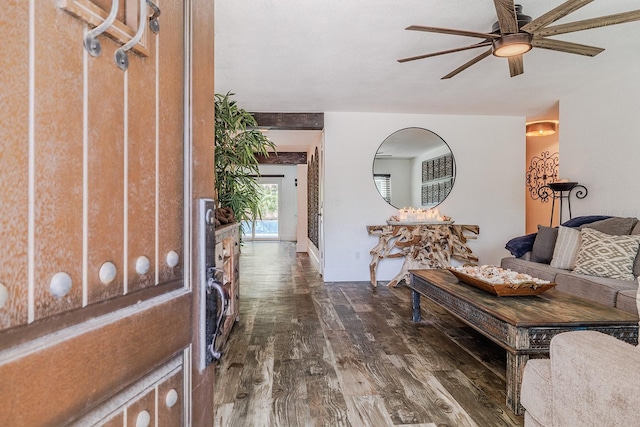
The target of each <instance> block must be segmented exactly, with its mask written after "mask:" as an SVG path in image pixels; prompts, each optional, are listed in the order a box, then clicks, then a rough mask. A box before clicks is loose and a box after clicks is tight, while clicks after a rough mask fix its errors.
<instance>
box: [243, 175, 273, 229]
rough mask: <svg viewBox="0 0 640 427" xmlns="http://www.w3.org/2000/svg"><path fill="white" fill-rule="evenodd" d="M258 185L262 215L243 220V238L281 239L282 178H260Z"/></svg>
mask: <svg viewBox="0 0 640 427" xmlns="http://www.w3.org/2000/svg"><path fill="white" fill-rule="evenodd" d="M258 185H259V186H260V213H261V214H262V215H261V217H259V218H252V219H250V220H248V221H243V222H242V233H243V239H244V240H245V241H252V240H280V212H281V210H282V208H281V205H282V197H281V190H282V178H281V177H277V178H274V177H271V178H258Z"/></svg>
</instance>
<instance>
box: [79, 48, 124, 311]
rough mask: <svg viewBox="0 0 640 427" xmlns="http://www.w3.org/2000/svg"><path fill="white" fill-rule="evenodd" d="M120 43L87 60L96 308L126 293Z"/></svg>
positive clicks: (90, 262)
mask: <svg viewBox="0 0 640 427" xmlns="http://www.w3.org/2000/svg"><path fill="white" fill-rule="evenodd" d="M117 48H118V45H117V44H116V43H115V42H114V41H112V40H110V39H105V40H103V41H102V55H101V56H100V57H98V58H91V60H90V61H89V60H88V61H86V65H87V68H88V73H87V75H88V79H87V98H88V99H87V103H88V105H87V121H88V123H87V128H88V129H91V132H88V135H87V144H88V150H87V152H88V153H91V155H90V156H88V165H87V175H88V176H89V177H91V178H92V179H91V178H90V179H89V180H88V182H87V186H88V188H87V198H88V200H87V207H88V209H87V212H86V215H87V221H88V229H87V250H88V254H87V287H88V297H87V299H88V303H89V304H92V303H95V302H98V301H103V300H106V299H109V298H113V297H116V296H118V295H122V293H123V282H124V270H123V265H124V221H123V217H124V184H123V183H122V177H123V176H124V164H125V163H124V149H125V145H124V136H125V135H124V114H123V111H124V96H110V95H111V94H123V95H124V81H125V78H124V74H123V73H122V72H121V71H120V69H119V68H117V67H114V66H113V65H114V64H113V57H114V54H115V51H116V49H117ZM105 262H111V263H113V264H114V265H115V267H116V276H115V278H114V279H113V280H112V281H111V282H109V283H103V282H101V281H100V280H99V272H100V268H101V267H102V265H103V264H104V263H105Z"/></svg>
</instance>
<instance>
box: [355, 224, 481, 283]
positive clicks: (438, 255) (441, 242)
mask: <svg viewBox="0 0 640 427" xmlns="http://www.w3.org/2000/svg"><path fill="white" fill-rule="evenodd" d="M367 232H368V233H369V235H371V236H378V244H377V245H376V246H375V247H374V248H373V249H371V252H370V253H371V257H372V259H371V263H370V264H369V270H370V272H371V284H372V285H373V286H376V285H377V280H376V271H377V269H378V263H379V262H380V260H381V259H383V258H404V264H402V268H401V270H400V273H398V275H397V276H396V277H394V278H393V279H392V280H391V281H390V282H389V283H388V284H387V286H393V287H395V286H396V285H397V284H398V283H400V281H401V280H403V279H404V281H405V283H407V284H408V283H409V277H410V273H409V270H419V269H425V268H446V267H449V266H450V265H451V258H455V259H458V260H463V261H471V262H477V261H478V257H477V256H475V255H474V254H473V251H472V250H471V249H470V248H469V247H468V246H467V240H469V239H475V238H476V236H477V235H478V233H480V227H479V226H477V225H459V224H415V225H414V224H410V225H369V226H367Z"/></svg>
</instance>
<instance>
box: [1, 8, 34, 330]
mask: <svg viewBox="0 0 640 427" xmlns="http://www.w3.org/2000/svg"><path fill="white" fill-rule="evenodd" d="M2 7H3V11H2V13H1V14H0V38H1V39H2V40H11V43H4V44H3V45H2V51H3V53H2V55H0V70H2V79H1V80H0V85H1V88H2V90H1V92H2V102H0V117H2V121H1V122H0V141H2V143H0V188H2V191H0V206H2V215H0V241H1V242H2V250H1V251H0V292H6V293H7V294H8V297H7V300H6V301H5V303H4V308H0V330H2V329H5V328H10V327H13V326H18V325H23V324H26V323H27V307H28V302H27V298H28V287H27V283H28V277H27V275H28V268H27V266H28V262H27V251H28V233H26V230H27V229H28V226H29V222H28V220H29V193H28V192H26V191H25V188H28V187H29V144H28V140H29V136H28V135H29V103H28V102H24V100H25V99H28V98H29V80H28V79H25V78H24V77H23V76H27V75H29V61H28V59H29V3H28V2H25V1H12V2H8V4H3V5H2ZM5 123H11V126H5ZM0 298H1V297H0ZM0 305H1V304H0Z"/></svg>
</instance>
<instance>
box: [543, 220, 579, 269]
mask: <svg viewBox="0 0 640 427" xmlns="http://www.w3.org/2000/svg"><path fill="white" fill-rule="evenodd" d="M579 249H580V230H577V229H575V228H571V227H563V226H562V225H561V226H560V228H559V229H558V239H557V240H556V246H555V248H553V257H552V259H551V264H550V265H551V267H554V268H562V269H564V270H573V268H574V267H575V264H576V255H577V254H578V250H579Z"/></svg>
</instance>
